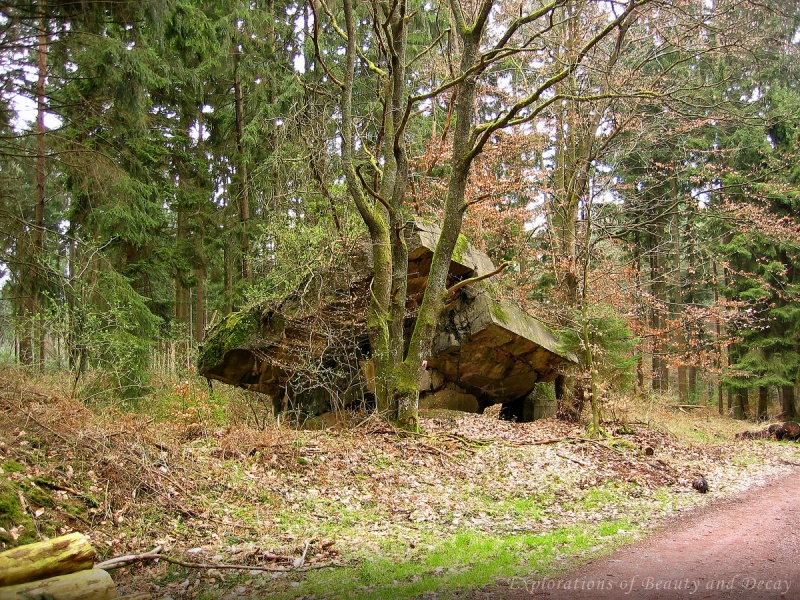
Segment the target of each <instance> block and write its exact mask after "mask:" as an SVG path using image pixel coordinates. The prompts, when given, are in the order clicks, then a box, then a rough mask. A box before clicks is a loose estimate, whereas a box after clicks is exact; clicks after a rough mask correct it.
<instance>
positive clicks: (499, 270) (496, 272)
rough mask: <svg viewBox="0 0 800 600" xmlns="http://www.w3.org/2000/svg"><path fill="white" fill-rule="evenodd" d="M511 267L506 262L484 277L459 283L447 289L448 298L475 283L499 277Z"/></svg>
mask: <svg viewBox="0 0 800 600" xmlns="http://www.w3.org/2000/svg"><path fill="white" fill-rule="evenodd" d="M510 266H511V263H510V262H504V263H503V264H501V265H500V266H499V267H497V268H496V269H495V270H494V271H492V272H491V273H484V274H483V275H478V276H477V277H470V278H469V279H464V280H463V281H459V282H458V283H456V284H455V285H452V286H450V287H449V288H448V289H447V296H452V295H453V294H455V293H456V292H457V291H458V290H460V289H461V288H463V287H466V286H468V285H472V284H473V283H478V282H479V281H483V280H484V279H489V278H490V277H494V276H495V275H499V274H500V273H502V272H503V271H505V270H506V269H507V268H508V267H510Z"/></svg>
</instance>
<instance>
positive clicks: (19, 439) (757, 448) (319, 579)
mask: <svg viewBox="0 0 800 600" xmlns="http://www.w3.org/2000/svg"><path fill="white" fill-rule="evenodd" d="M0 380H2V381H1V382H0V383H2V385H1V386H0V468H2V475H0V528H1V529H0V544H3V545H5V546H10V545H16V544H20V543H27V542H29V541H34V540H36V539H42V538H43V537H45V536H48V537H50V536H53V535H58V534H62V533H65V532H68V531H71V530H79V531H83V532H85V533H87V534H89V535H90V536H91V539H92V542H93V544H94V545H95V547H96V548H97V549H98V550H99V552H100V555H101V556H102V557H108V556H113V555H121V554H129V553H140V552H145V551H147V550H149V549H151V548H152V547H153V546H155V545H161V546H163V547H164V549H165V551H166V552H168V553H169V554H170V555H172V556H176V557H179V558H181V559H183V560H192V561H210V562H227V563H235V564H240V565H245V566H254V567H255V566H258V567H269V568H272V569H282V570H278V571H274V572H272V573H269V572H268V573H266V574H263V573H261V574H258V573H255V572H253V573H249V572H247V571H244V572H230V571H224V572H220V571H213V570H212V571H206V570H202V569H201V570H197V569H191V570H187V569H183V568H181V567H176V566H167V565H165V564H163V563H162V564H149V565H144V566H140V567H136V568H133V569H130V570H128V571H118V572H115V574H114V576H115V579H116V580H117V582H118V584H119V587H120V590H121V591H122V592H125V593H132V592H139V591H149V592H155V593H161V594H169V595H170V596H172V597H173V598H204V597H205V598H216V597H219V596H220V595H222V594H225V593H230V594H233V595H234V596H237V597H239V596H241V597H253V598H260V597H264V596H265V595H269V596H270V597H276V598H294V597H299V596H305V597H320V598H325V597H340V596H342V595H346V596H348V597H355V598H385V597H387V595H391V597H396V598H404V597H407V598H411V597H417V596H421V595H425V594H427V593H429V592H434V591H435V592H441V593H448V592H454V591H455V590H463V589H474V588H478V587H482V586H486V585H492V584H494V583H495V582H496V581H497V580H498V579H502V578H510V577H515V576H519V575H526V576H536V577H545V576H547V577H551V576H554V575H558V574H559V572H560V569H563V568H565V565H567V566H569V565H575V564H577V563H578V562H580V561H582V560H586V559H587V558H588V557H590V556H594V555H596V554H598V553H603V552H608V551H609V550H610V549H613V548H614V547H616V546H617V545H619V544H620V543H622V542H624V541H628V540H630V539H632V538H633V537H636V536H637V535H640V534H641V533H642V532H643V531H645V530H647V528H649V527H650V526H651V525H652V524H653V523H656V522H658V521H659V520H660V519H663V518H664V517H665V516H667V515H672V514H675V512H676V511H678V510H681V509H684V508H687V507H690V506H693V505H695V504H698V503H700V502H704V501H706V498H705V497H702V496H700V495H697V494H693V493H692V492H691V487H690V483H691V479H692V477H693V476H694V473H695V472H703V473H705V474H706V476H707V478H708V479H709V481H710V482H711V484H712V492H711V493H710V494H709V495H708V496H709V497H715V495H717V496H718V495H725V494H729V493H732V492H734V491H737V490H738V489H739V488H737V486H740V487H741V486H742V485H745V484H750V483H752V481H753V478H755V477H757V476H768V475H769V473H770V472H774V471H775V470H776V469H778V468H780V467H779V466H776V465H777V464H778V462H779V460H781V459H785V458H792V457H795V460H796V456H797V452H798V451H797V446H789V445H779V444H770V443H766V442H756V443H748V444H744V443H742V442H735V441H733V433H735V432H736V431H737V430H740V429H741V423H735V424H731V423H730V422H729V421H727V420H725V419H721V418H719V417H718V416H716V415H715V414H714V413H713V411H710V410H706V409H697V410H695V411H694V412H692V413H687V414H683V413H680V412H679V413H678V414H675V410H674V409H673V408H671V405H670V402H669V401H668V400H663V401H662V400H658V399H651V400H649V401H648V402H644V403H639V404H635V405H631V406H630V407H628V408H626V411H625V413H624V416H625V418H624V419H618V422H617V423H612V424H609V427H608V429H609V430H614V431H616V433H615V434H614V437H613V438H610V439H604V440H588V439H585V430H584V429H583V428H581V427H580V426H574V425H569V424H565V423H562V422H559V421H555V420H545V421H537V422H535V423H524V424H516V423H509V422H503V421H497V420H496V418H493V417H492V415H491V414H487V415H465V414H454V413H443V412H442V411H438V412H436V413H433V414H431V415H430V416H428V417H424V418H423V419H422V420H421V424H422V426H423V429H424V433H423V434H419V435H417V434H409V433H405V432H400V431H396V430H393V429H392V428H391V427H389V426H388V425H386V424H385V423H382V422H381V421H379V420H377V419H369V418H364V416H363V415H361V416H359V417H358V418H357V419H354V420H353V423H352V424H351V425H355V424H358V425H359V427H355V428H334V429H330V430H325V431H303V430H298V429H295V428H293V427H288V426H286V425H285V424H281V423H276V422H274V420H271V419H269V418H268V417H267V415H266V414H265V411H266V410H267V408H268V404H267V403H265V402H264V401H263V399H259V398H257V397H251V396H249V395H248V394H246V393H244V392H241V391H236V390H231V389H230V388H220V389H217V390H213V391H212V390H211V389H209V387H208V386H207V385H205V383H204V382H202V381H196V380H186V379H184V380H182V381H181V380H172V379H166V378H165V379H163V380H159V379H157V378H156V379H154V380H153V383H152V384H151V385H152V386H153V392H152V393H151V394H150V395H149V396H148V397H147V398H146V399H145V400H143V401H142V400H140V401H137V402H131V403H129V404H119V403H115V404H100V403H95V404H92V405H91V406H90V407H87V405H86V404H85V403H84V402H81V401H80V400H78V399H70V398H69V397H67V396H66V395H63V394H61V393H59V392H58V390H64V389H69V387H68V386H66V387H65V386H64V385H63V384H59V383H58V382H57V381H56V377H55V376H54V375H49V376H45V377H42V378H40V379H32V378H30V377H29V376H27V375H26V374H24V373H22V372H20V371H15V370H7V371H4V372H0ZM701 411H702V412H701ZM621 414H622V413H621V412H618V414H617V416H618V417H619V416H620V415H621ZM743 473H749V474H751V475H749V476H748V477H750V479H748V478H747V477H744V476H743ZM302 556H305V558H304V559H303V560H302V564H303V568H304V569H309V568H310V569H311V570H306V571H302V572H300V571H294V570H292V565H293V564H294V563H295V561H297V560H299V559H300V557H302Z"/></svg>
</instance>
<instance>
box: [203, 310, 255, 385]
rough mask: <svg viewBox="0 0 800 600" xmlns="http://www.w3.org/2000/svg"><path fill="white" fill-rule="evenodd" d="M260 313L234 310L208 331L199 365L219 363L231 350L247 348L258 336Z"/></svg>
mask: <svg viewBox="0 0 800 600" xmlns="http://www.w3.org/2000/svg"><path fill="white" fill-rule="evenodd" d="M258 329H259V315H258V313H257V312H255V311H249V310H244V311H239V312H232V313H230V314H229V315H227V316H225V317H224V318H223V319H222V321H220V323H219V324H217V325H216V326H214V328H213V329H212V330H211V331H209V332H208V334H207V335H206V338H205V340H203V344H202V345H201V346H200V356H199V361H198V362H199V365H200V370H201V372H202V371H203V370H204V368H209V367H212V366H214V365H218V364H219V363H221V362H222V360H223V358H224V357H225V354H226V353H227V352H228V351H230V350H235V349H238V348H247V347H249V346H250V345H251V344H253V342H254V341H255V340H256V338H257V337H258Z"/></svg>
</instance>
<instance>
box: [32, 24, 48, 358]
mask: <svg viewBox="0 0 800 600" xmlns="http://www.w3.org/2000/svg"><path fill="white" fill-rule="evenodd" d="M47 30H48V27H47V21H46V20H45V19H42V20H41V22H40V24H39V48H38V57H39V74H38V78H37V82H36V210H35V213H34V218H33V221H34V222H33V260H32V261H31V262H32V264H33V272H34V282H35V283H34V284H33V289H32V290H31V301H32V304H31V308H32V311H31V314H32V316H33V318H34V321H35V322H34V332H35V335H34V339H35V340H36V354H37V356H36V363H37V365H38V367H39V369H41V368H43V367H44V354H45V348H44V344H45V331H44V329H45V324H44V312H43V311H42V307H41V306H39V304H40V301H41V294H42V289H43V287H44V282H43V281H42V279H43V273H42V271H41V263H42V261H43V260H44V209H45V178H46V171H45V170H46V163H45V127H44V115H45V109H46V108H47V105H46V97H45V83H46V81H47V42H48V32H47Z"/></svg>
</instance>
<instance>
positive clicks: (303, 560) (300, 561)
mask: <svg viewBox="0 0 800 600" xmlns="http://www.w3.org/2000/svg"><path fill="white" fill-rule="evenodd" d="M310 543H311V540H308V541H306V545H305V547H303V555H302V556H301V557H300V558H295V559H294V560H293V561H292V566H293V567H294V568H295V569H299V568H300V567H302V566H303V565H304V564H306V554H308V545H309V544H310Z"/></svg>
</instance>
